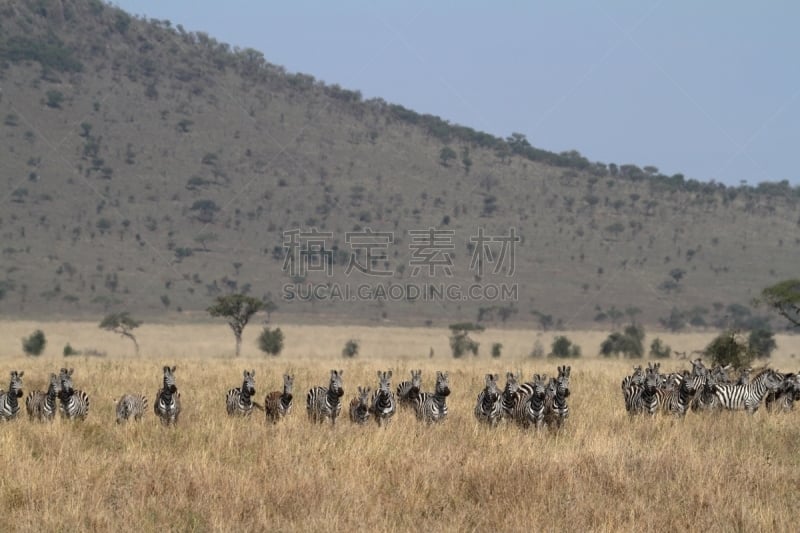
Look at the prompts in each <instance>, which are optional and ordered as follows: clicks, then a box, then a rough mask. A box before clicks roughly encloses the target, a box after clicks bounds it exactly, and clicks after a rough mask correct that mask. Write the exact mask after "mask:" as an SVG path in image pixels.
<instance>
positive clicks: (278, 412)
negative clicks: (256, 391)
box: [264, 374, 294, 424]
mask: <svg viewBox="0 0 800 533" xmlns="http://www.w3.org/2000/svg"><path fill="white" fill-rule="evenodd" d="M293 386H294V376H290V375H288V374H284V375H283V393H281V392H280V391H272V392H270V393H269V394H267V395H266V397H265V398H264V412H265V413H266V416H267V421H271V422H272V423H273V424H275V423H277V422H278V420H280V419H281V418H283V417H285V416H286V415H288V414H289V413H291V412H292V388H293Z"/></svg>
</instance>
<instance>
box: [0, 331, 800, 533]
mask: <svg viewBox="0 0 800 533" xmlns="http://www.w3.org/2000/svg"><path fill="white" fill-rule="evenodd" d="M35 326H36V325H33V324H30V323H13V322H3V323H0V341H2V345H3V346H6V347H12V346H18V344H19V337H21V336H22V335H25V334H27V333H29V332H30V330H31V329H33V327H35ZM39 327H43V329H44V330H45V332H46V333H47V334H48V338H49V339H50V342H51V346H50V349H49V350H48V352H47V353H46V354H45V355H43V356H42V357H39V358H24V357H21V356H19V355H15V350H17V348H13V349H12V350H10V352H11V353H9V352H6V353H3V354H0V355H2V357H0V361H1V362H2V364H1V365H0V372H2V376H3V377H2V378H0V379H2V383H1V384H0V386H2V387H3V388H5V387H6V385H7V383H5V382H6V379H7V378H6V377H5V376H7V375H8V374H7V373H8V372H9V371H11V370H13V369H19V370H24V371H25V392H26V394H27V392H28V391H30V390H33V389H36V388H44V386H45V384H46V379H47V376H48V375H49V373H50V372H54V371H57V370H58V368H60V367H61V366H63V365H64V364H68V365H69V366H72V367H74V368H75V375H74V381H75V386H76V387H78V388H82V389H84V390H86V391H87V392H88V393H89V394H90V395H91V399H92V407H91V411H90V414H89V417H88V419H87V420H86V421H84V422H82V423H81V422H79V423H68V422H65V421H61V420H56V421H55V422H54V423H52V424H40V423H32V422H30V421H28V420H27V417H26V416H25V415H24V412H23V413H22V416H21V417H20V418H19V419H18V420H15V421H13V422H12V423H9V424H4V425H0V439H1V441H0V443H1V444H0V445H2V449H3V453H2V458H0V467H1V468H2V472H3V474H2V476H0V512H2V516H3V522H4V524H7V525H8V524H13V525H14V528H15V529H16V530H18V531H30V530H39V531H55V530H61V529H71V530H79V531H132V530H135V531H153V530H156V529H164V528H166V529H168V530H176V531H231V530H234V529H235V528H236V527H241V528H244V530H247V531H259V530H277V531H305V530H309V529H311V528H322V527H324V528H326V529H327V528H333V529H336V530H345V531H349V530H359V531H363V530H367V529H374V530H377V531H390V530H410V529H417V530H432V531H487V530H490V529H494V530H502V531H521V530H530V529H534V528H542V529H546V530H564V529H570V530H596V531H619V530H636V531H641V530H663V529H666V528H668V527H669V528H672V527H677V528H678V529H679V530H681V529H689V530H712V531H713V530H717V531H730V530H733V529H736V530H748V531H755V530H787V531H788V530H794V529H795V527H796V517H795V514H794V512H793V509H794V503H795V498H796V494H797V488H798V486H800V456H798V454H797V442H798V439H799V438H800V430H799V429H798V414H797V413H790V414H787V415H770V414H768V413H766V412H764V411H759V412H758V413H757V414H756V415H755V416H747V415H745V414H743V413H722V414H719V415H712V416H695V415H693V414H689V415H688V416H687V417H686V418H685V419H684V420H673V419H671V418H668V417H661V418H656V419H644V418H642V419H634V420H629V419H628V416H627V414H626V413H625V411H624V408H623V405H622V398H621V393H620V390H619V382H620V380H621V378H622V376H623V375H624V374H625V373H626V372H627V371H628V369H629V368H630V365H629V363H628V362H625V361H616V360H613V361H607V360H600V359H598V358H595V357H585V358H583V359H580V360H576V361H571V362H570V364H571V365H572V367H573V378H572V389H573V394H572V396H571V398H570V409H571V416H570V419H569V420H568V423H567V426H566V428H565V429H564V430H563V431H562V432H561V433H560V434H557V435H551V434H547V433H543V434H536V433H535V432H526V431H522V430H519V429H518V428H516V427H514V426H511V425H505V424H504V425H502V426H501V427H500V428H497V429H494V430H492V429H489V428H487V427H484V426H480V425H478V424H477V422H476V421H475V419H474V417H473V414H472V410H473V407H474V402H475V398H476V396H477V394H478V392H479V390H480V388H481V387H482V384H483V375H484V374H485V373H486V372H489V371H493V372H505V371H506V370H511V369H520V370H522V371H523V372H524V375H525V377H526V379H527V378H529V377H530V375H531V373H533V372H534V371H546V372H547V373H553V372H554V371H555V367H556V365H557V364H559V362H557V361H556V360H552V359H545V360H533V359H529V358H523V357H522V354H524V353H525V352H526V351H529V349H530V345H531V344H532V342H533V341H532V339H533V338H534V337H535V334H531V333H527V332H514V331H505V332H502V331H500V332H494V334H493V335H495V336H496V337H497V339H498V340H501V342H504V344H506V346H507V347H513V346H517V345H518V346H519V347H520V348H519V350H520V354H518V355H515V354H514V353H509V355H508V356H503V357H502V358H501V359H499V360H491V359H489V358H488V357H486V356H485V355H484V356H481V357H479V358H469V359H464V360H461V361H456V360H453V359H452V358H450V357H449V356H445V351H446V344H443V343H442V342H441V340H440V339H439V337H442V336H443V335H444V332H443V331H441V330H425V329H419V330H411V329H399V328H398V329H395V330H392V329H389V328H385V329H382V330H381V329H377V328H375V329H370V328H321V327H320V328H311V327H304V328H300V327H298V328H289V327H287V328H285V329H286V331H287V343H288V348H287V353H286V354H285V355H282V356H280V357H278V358H264V357H260V356H257V355H256V352H255V350H253V349H252V344H250V345H249V347H248V350H247V351H246V353H245V355H244V356H243V357H241V358H240V359H239V360H234V359H233V358H231V357H230V356H229V355H228V354H229V352H230V351H232V345H233V342H232V340H233V339H232V336H231V335H230V333H229V332H228V331H225V329H224V327H218V326H172V327H167V326H150V325H148V326H145V327H143V328H142V332H141V337H142V346H143V348H142V350H143V356H142V357H141V358H140V359H134V358H132V357H130V356H128V355H119V354H127V352H126V350H128V349H129V347H128V346H127V345H126V344H125V342H124V341H122V340H118V339H116V338H115V337H114V336H113V335H111V334H108V333H105V332H102V331H100V330H98V329H97V328H96V326H95V325H94V324H66V323H60V324H59V323H50V324H44V325H43V326H42V325H40V326H39ZM256 329H257V328H255V327H252V328H251V330H253V331H248V333H249V335H250V339H251V340H252V337H254V336H255V333H256V331H255V330H256ZM589 335H591V334H590V333H585V334H580V333H575V334H571V337H573V338H575V339H578V338H580V339H583V340H585V342H586V343H587V344H586V345H585V346H584V352H588V351H589V348H590V346H589V344H588V340H589ZM349 337H356V338H360V339H361V340H362V355H360V356H359V358H357V359H355V360H344V359H343V358H342V357H341V356H340V353H339V352H340V350H341V347H342V345H343V344H344V341H345V340H346V339H347V338H349ZM600 337H602V336H600ZM709 337H710V335H709ZM67 338H69V340H70V341H71V342H72V344H73V346H75V347H77V348H84V347H87V346H91V347H94V348H100V349H108V351H109V356H108V357H106V358H103V359H101V358H85V357H76V358H69V359H64V358H63V357H61V355H60V348H61V346H63V341H62V340H61V339H67ZM663 338H665V339H666V340H667V342H670V343H672V344H677V343H678V341H679V340H680V339H679V338H678V337H670V336H666V335H665V336H663ZM481 340H482V341H484V342H491V341H492V339H491V338H490V337H489V336H488V335H487V336H485V337H483V338H482V339H481ZM434 341H435V342H436V344H434ZM249 342H250V341H247V340H246V346H248V343H249ZM683 342H687V343H689V342H693V341H692V340H691V339H689V340H686V339H684V340H683ZM704 342H707V340H706V341H704ZM796 342H797V340H796V339H795V338H792V337H781V338H779V339H778V343H779V346H780V349H781V352H780V353H779V355H778V356H777V359H776V360H775V361H773V363H772V364H773V366H775V367H777V368H780V369H781V370H786V371H788V370H797V368H796V367H797V362H796V361H795V360H794V359H793V358H791V357H790V354H791V353H794V352H795V351H796V348H797V346H796ZM161 343H163V345H162V344H161ZM445 343H446V340H445ZM548 343H549V336H548V339H544V340H543V344H545V345H547V344H548ZM431 345H432V346H434V347H435V348H436V356H435V357H434V358H433V359H432V360H431V359H429V358H428V347H429V346H431ZM440 345H442V347H441V349H440V348H439V346H440ZM702 345H704V344H703V343H701V344H700V345H694V346H692V347H693V348H699V347H701V346H702ZM173 346H174V347H175V349H174V352H173V348H172V347H173ZM180 346H183V348H182V349H181V348H179V347H180ZM381 346H382V347H383V348H381ZM404 346H411V348H410V349H408V348H407V349H404V348H403V347H404ZM522 346H524V347H525V350H522ZM56 348H57V349H56ZM423 348H424V349H423ZM193 350H196V351H195V352H193ZM509 352H513V350H511V349H510V350H509ZM166 363H170V364H177V366H178V369H177V373H176V374H177V379H178V387H179V389H180V391H181V395H182V398H183V405H184V412H183V415H182V418H181V420H180V423H179V425H178V427H176V428H172V429H167V428H163V427H161V425H160V424H159V423H158V422H157V421H156V419H155V417H154V416H153V413H152V401H153V397H154V395H155V391H156V389H157V388H158V387H159V385H160V378H161V370H160V369H161V367H162V366H163V365H164V364H166ZM664 366H666V367H681V368H682V367H685V366H688V363H687V362H685V361H670V362H667V363H665V364H664ZM244 368H255V369H256V385H257V388H258V399H259V401H260V400H263V396H264V394H265V393H266V392H267V391H269V390H272V389H276V388H279V386H280V384H281V375H282V374H283V372H285V371H289V372H292V373H294V374H295V407H294V412H293V413H292V414H291V415H290V416H289V417H288V418H287V419H286V420H285V421H283V422H282V423H280V424H278V425H276V426H271V425H270V426H267V425H266V424H265V423H264V418H263V413H260V412H257V413H255V414H254V416H253V417H252V418H251V419H249V420H242V419H229V418H228V417H227V416H226V415H225V407H224V394H225V392H226V391H227V389H228V388H230V387H232V386H238V385H239V384H240V383H241V372H242V370H243V369H244ZM331 368H343V369H344V371H345V373H344V382H345V390H346V394H345V400H346V401H349V399H350V398H351V397H352V396H353V394H354V393H355V389H356V386H358V385H366V384H369V385H371V386H373V387H374V386H375V384H376V383H377V376H376V372H377V370H379V369H392V370H393V371H394V380H393V381H394V384H395V385H396V383H397V382H398V381H400V380H402V379H407V378H408V376H409V370H410V369H412V368H422V369H423V385H424V388H425V389H431V388H432V387H433V377H434V374H435V371H436V370H440V369H441V370H448V371H449V372H450V380H451V388H452V390H453V393H452V395H451V396H450V398H449V402H448V403H449V409H450V416H449V418H448V419H447V421H446V422H445V423H444V424H442V425H439V426H431V427H427V426H423V425H420V424H418V423H417V421H416V420H415V419H414V417H413V415H412V413H410V412H408V411H403V412H400V413H399V414H398V415H397V416H396V417H395V419H394V420H393V422H392V423H391V424H390V426H389V427H388V428H387V429H380V430H379V429H378V428H377V427H376V426H375V425H374V424H371V425H369V426H367V427H356V426H354V425H353V424H351V423H350V422H349V420H348V419H347V416H346V413H345V412H344V411H343V416H342V417H341V418H340V420H339V423H338V424H337V426H336V427H335V428H332V427H330V425H324V426H312V425H311V424H309V422H308V421H307V419H306V414H305V393H306V391H307V390H308V388H309V387H311V386H313V385H318V384H321V385H325V384H327V379H328V374H329V370H330V369H331ZM124 392H144V393H146V395H147V397H148V399H149V401H150V403H151V407H150V408H149V409H148V412H147V414H146V415H145V418H144V419H143V420H142V421H141V422H140V423H138V424H134V423H131V424H128V425H123V426H117V425H116V424H115V422H114V420H115V417H114V403H113V398H115V397H118V396H119V395H121V394H122V393H124Z"/></svg>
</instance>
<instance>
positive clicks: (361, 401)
mask: <svg viewBox="0 0 800 533" xmlns="http://www.w3.org/2000/svg"><path fill="white" fill-rule="evenodd" d="M370 392H372V389H370V388H369V387H359V388H358V405H359V406H363V407H367V406H369V395H370Z"/></svg>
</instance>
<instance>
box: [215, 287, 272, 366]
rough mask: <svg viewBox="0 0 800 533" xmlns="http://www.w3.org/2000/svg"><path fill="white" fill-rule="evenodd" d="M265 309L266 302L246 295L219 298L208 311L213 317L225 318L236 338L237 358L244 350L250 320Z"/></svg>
mask: <svg viewBox="0 0 800 533" xmlns="http://www.w3.org/2000/svg"><path fill="white" fill-rule="evenodd" d="M263 308H264V302H262V301H261V300H259V299H258V298H253V297H252V296H245V295H244V294H229V295H227V296H218V297H217V300H216V302H215V303H214V305H212V306H211V307H209V308H208V309H206V311H208V314H210V315H211V316H213V317H223V318H225V319H226V320H227V321H228V325H229V326H230V327H231V330H233V335H234V337H236V356H237V357H238V356H239V353H240V351H241V348H242V332H243V331H244V327H245V326H246V325H247V323H248V322H249V321H250V318H251V317H252V316H253V315H254V314H256V313H258V312H259V311H261V310H262V309H263Z"/></svg>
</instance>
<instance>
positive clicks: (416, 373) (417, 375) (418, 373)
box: [411, 370, 422, 392]
mask: <svg viewBox="0 0 800 533" xmlns="http://www.w3.org/2000/svg"><path fill="white" fill-rule="evenodd" d="M421 387H422V370H412V371H411V390H412V391H416V392H419V389H420V388H421Z"/></svg>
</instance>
